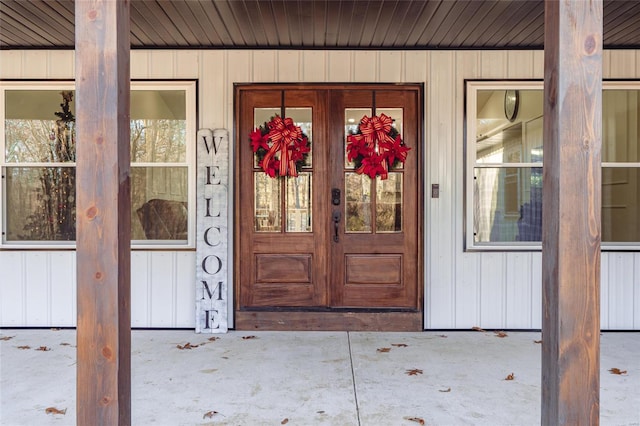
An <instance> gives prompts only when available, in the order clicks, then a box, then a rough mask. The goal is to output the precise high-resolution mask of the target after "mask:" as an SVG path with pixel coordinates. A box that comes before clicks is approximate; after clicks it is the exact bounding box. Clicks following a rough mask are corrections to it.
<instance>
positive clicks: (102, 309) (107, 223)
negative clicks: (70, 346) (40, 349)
mask: <svg viewBox="0 0 640 426" xmlns="http://www.w3.org/2000/svg"><path fill="white" fill-rule="evenodd" d="M75 7H76V9H75V10H76V106H77V109H76V111H77V129H78V131H77V137H78V144H77V171H76V176H77V182H78V185H77V189H76V196H77V253H76V256H77V285H78V302H77V303H78V324H77V327H78V337H77V348H78V349H77V361H78V366H77V413H78V414H77V424H78V425H116V424H117V425H129V424H131V310H130V297H131V295H130V287H131V252H130V245H131V220H130V217H131V216H130V209H131V201H130V188H129V185H130V181H129V167H130V154H129V105H130V83H129V80H130V78H129V69H130V68H129V45H130V42H129V1H126V0H125V1H79V2H76V3H75Z"/></svg>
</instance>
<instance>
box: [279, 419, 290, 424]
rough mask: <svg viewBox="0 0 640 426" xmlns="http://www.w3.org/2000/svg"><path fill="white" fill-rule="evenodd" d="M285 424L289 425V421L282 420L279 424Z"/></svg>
mask: <svg viewBox="0 0 640 426" xmlns="http://www.w3.org/2000/svg"><path fill="white" fill-rule="evenodd" d="M287 423H289V419H282V421H281V422H280V424H281V425H286V424H287Z"/></svg>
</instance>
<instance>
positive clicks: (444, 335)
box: [436, 334, 447, 339]
mask: <svg viewBox="0 0 640 426" xmlns="http://www.w3.org/2000/svg"><path fill="white" fill-rule="evenodd" d="M436 336H437V337H442V338H444V339H446V338H447V335H446V334H436Z"/></svg>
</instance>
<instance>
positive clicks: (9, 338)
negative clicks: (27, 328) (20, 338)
mask: <svg viewBox="0 0 640 426" xmlns="http://www.w3.org/2000/svg"><path fill="white" fill-rule="evenodd" d="M14 337H16V336H2V337H0V340H5V341H7V340H11V339H13V338H14Z"/></svg>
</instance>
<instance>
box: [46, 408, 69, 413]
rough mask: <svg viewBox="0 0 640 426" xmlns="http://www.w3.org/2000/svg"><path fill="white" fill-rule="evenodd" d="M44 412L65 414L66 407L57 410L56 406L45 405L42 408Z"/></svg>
mask: <svg viewBox="0 0 640 426" xmlns="http://www.w3.org/2000/svg"><path fill="white" fill-rule="evenodd" d="M44 412H45V413H47V414H62V415H65V414H67V409H66V408H65V409H64V410H58V409H57V408H56V407H47V408H46V409H45V410H44Z"/></svg>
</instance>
